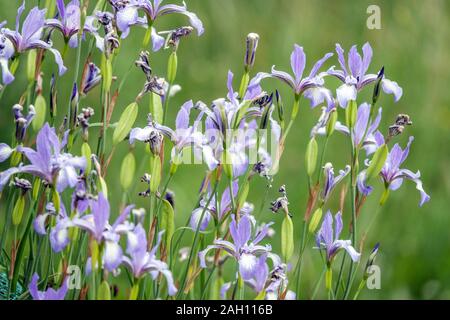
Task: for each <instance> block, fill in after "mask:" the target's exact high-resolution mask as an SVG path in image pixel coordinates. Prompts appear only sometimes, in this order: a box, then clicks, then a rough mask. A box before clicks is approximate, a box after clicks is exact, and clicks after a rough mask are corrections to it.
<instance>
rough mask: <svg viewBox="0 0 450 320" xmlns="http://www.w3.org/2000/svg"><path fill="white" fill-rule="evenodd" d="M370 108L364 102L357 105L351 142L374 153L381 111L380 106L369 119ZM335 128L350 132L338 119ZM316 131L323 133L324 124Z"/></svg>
mask: <svg viewBox="0 0 450 320" xmlns="http://www.w3.org/2000/svg"><path fill="white" fill-rule="evenodd" d="M371 108H372V107H371V105H370V104H368V103H366V102H364V103H362V104H361V105H360V106H359V108H358V112H357V114H356V122H355V126H354V128H353V129H352V132H351V137H352V140H353V144H354V145H355V146H362V147H363V148H364V149H365V150H366V152H367V154H371V153H374V152H375V151H376V149H377V148H376V147H375V140H376V136H377V135H378V133H377V129H378V126H379V124H380V121H381V112H382V108H381V107H380V108H379V109H378V113H377V116H376V117H375V119H373V120H372V121H370V114H371ZM335 129H336V130H337V131H340V132H342V133H344V134H347V135H349V134H350V130H349V129H348V127H347V126H345V125H343V124H342V123H341V122H339V121H336V126H335ZM317 133H318V134H322V135H323V134H325V125H324V126H323V127H322V128H320V129H318V130H317Z"/></svg>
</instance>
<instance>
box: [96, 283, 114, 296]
mask: <svg viewBox="0 0 450 320" xmlns="http://www.w3.org/2000/svg"><path fill="white" fill-rule="evenodd" d="M97 299H98V300H111V289H110V287H109V284H108V282H107V281H106V280H103V281H102V283H101V284H100V286H99V287H98V290H97Z"/></svg>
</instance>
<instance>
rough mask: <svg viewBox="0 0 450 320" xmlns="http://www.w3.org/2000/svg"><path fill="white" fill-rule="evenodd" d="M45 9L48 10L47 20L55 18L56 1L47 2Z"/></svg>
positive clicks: (49, 0)
mask: <svg viewBox="0 0 450 320" xmlns="http://www.w3.org/2000/svg"><path fill="white" fill-rule="evenodd" d="M45 8H46V9H47V15H46V16H47V18H48V19H51V18H53V17H54V16H55V10H56V0H46V1H45Z"/></svg>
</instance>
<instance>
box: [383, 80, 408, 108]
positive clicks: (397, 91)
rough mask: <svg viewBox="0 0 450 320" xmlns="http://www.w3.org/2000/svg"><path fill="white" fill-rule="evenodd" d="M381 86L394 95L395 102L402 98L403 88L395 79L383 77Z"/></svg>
mask: <svg viewBox="0 0 450 320" xmlns="http://www.w3.org/2000/svg"><path fill="white" fill-rule="evenodd" d="M381 87H382V88H383V91H384V92H385V93H387V94H393V95H394V100H395V102H397V101H398V100H400V98H401V97H402V95H403V89H402V88H401V87H400V86H399V85H398V83H397V82H395V81H391V80H389V79H383V80H381Z"/></svg>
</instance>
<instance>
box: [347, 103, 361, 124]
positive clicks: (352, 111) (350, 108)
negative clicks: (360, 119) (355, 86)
mask: <svg viewBox="0 0 450 320" xmlns="http://www.w3.org/2000/svg"><path fill="white" fill-rule="evenodd" d="M357 112H358V105H357V104H356V101H354V100H350V101H349V102H348V104H347V108H346V109H345V123H346V124H347V127H349V128H350V129H351V128H353V126H354V125H355V122H356V114H357Z"/></svg>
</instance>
